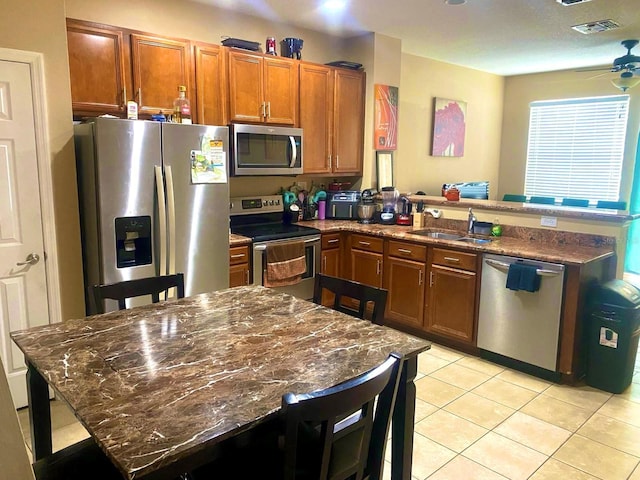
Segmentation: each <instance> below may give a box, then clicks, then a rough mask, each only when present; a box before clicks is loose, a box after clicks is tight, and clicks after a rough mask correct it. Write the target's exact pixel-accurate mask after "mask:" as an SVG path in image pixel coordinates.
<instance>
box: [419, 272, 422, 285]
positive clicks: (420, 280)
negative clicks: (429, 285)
mask: <svg viewBox="0 0 640 480" xmlns="http://www.w3.org/2000/svg"><path fill="white" fill-rule="evenodd" d="M418 285H422V270H419V271H418Z"/></svg>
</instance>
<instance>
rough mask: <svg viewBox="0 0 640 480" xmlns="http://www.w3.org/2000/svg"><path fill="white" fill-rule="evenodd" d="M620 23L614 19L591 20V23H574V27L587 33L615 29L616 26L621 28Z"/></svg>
mask: <svg viewBox="0 0 640 480" xmlns="http://www.w3.org/2000/svg"><path fill="white" fill-rule="evenodd" d="M619 27H620V24H619V23H617V22H614V21H613V20H598V21H597V22H589V23H583V24H582V25H574V26H573V27H571V28H573V29H574V30H576V31H578V32H580V33H584V34H585V35H587V34H590V33H599V32H606V31H608V30H615V29H616V28H619Z"/></svg>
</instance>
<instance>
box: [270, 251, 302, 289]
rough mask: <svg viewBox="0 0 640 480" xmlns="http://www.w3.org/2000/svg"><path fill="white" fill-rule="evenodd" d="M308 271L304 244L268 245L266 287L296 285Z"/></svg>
mask: <svg viewBox="0 0 640 480" xmlns="http://www.w3.org/2000/svg"><path fill="white" fill-rule="evenodd" d="M306 271H307V261H306V259H305V254H304V242H303V241H299V242H286V243H274V244H272V245H267V271H266V272H265V275H264V281H263V283H264V286H265V287H284V286H286V285H295V284H296V283H298V282H299V281H300V280H302V275H303V274H304V273H305V272H306Z"/></svg>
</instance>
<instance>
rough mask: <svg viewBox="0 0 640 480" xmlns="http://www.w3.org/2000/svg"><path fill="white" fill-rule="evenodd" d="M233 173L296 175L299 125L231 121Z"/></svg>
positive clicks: (299, 170)
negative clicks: (285, 125)
mask: <svg viewBox="0 0 640 480" xmlns="http://www.w3.org/2000/svg"><path fill="white" fill-rule="evenodd" d="M231 148H232V150H231V158H232V170H231V171H232V174H233V175H300V174H301V173H302V129H301V128H289V127H271V126H266V125H239V124H232V125H231Z"/></svg>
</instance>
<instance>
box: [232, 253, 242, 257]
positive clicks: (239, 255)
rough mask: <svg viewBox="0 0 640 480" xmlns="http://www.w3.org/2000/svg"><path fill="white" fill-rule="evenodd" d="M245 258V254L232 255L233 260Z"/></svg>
mask: <svg viewBox="0 0 640 480" xmlns="http://www.w3.org/2000/svg"><path fill="white" fill-rule="evenodd" d="M244 256H245V254H244V253H236V254H235V255H231V258H242V257H244Z"/></svg>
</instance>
